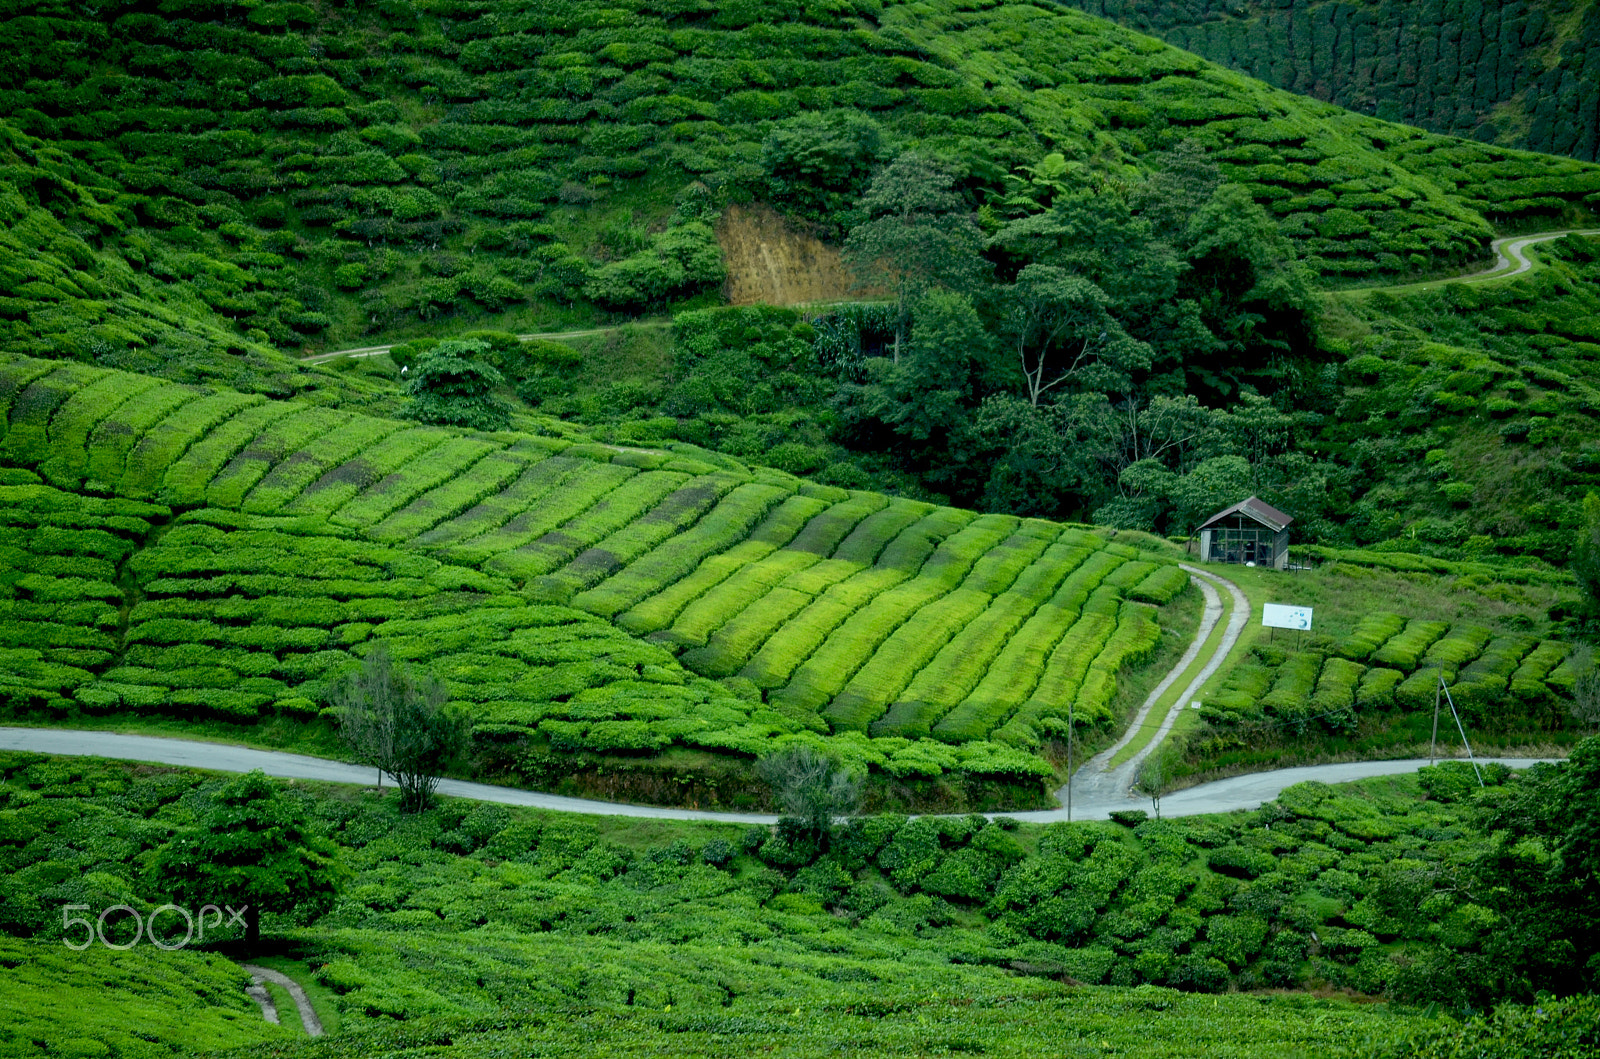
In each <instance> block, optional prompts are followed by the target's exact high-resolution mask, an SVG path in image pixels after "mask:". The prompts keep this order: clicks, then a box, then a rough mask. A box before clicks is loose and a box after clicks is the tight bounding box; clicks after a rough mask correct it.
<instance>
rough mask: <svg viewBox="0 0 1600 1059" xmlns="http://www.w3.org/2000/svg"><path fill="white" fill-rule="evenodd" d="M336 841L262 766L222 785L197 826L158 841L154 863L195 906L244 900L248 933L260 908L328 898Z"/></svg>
mask: <svg viewBox="0 0 1600 1059" xmlns="http://www.w3.org/2000/svg"><path fill="white" fill-rule="evenodd" d="M335 852H336V847H335V846H334V844H333V843H332V842H330V841H328V840H327V839H326V838H324V837H322V836H320V835H318V834H316V833H315V832H313V831H312V830H311V828H310V825H309V824H308V822H307V820H306V815H305V812H304V810H303V809H302V808H301V807H300V806H299V805H298V804H296V803H295V802H293V801H291V800H290V799H289V798H287V797H285V796H284V794H283V792H282V791H280V790H279V788H278V786H277V784H275V783H273V782H272V781H271V780H270V779H268V778H267V777H266V776H265V775H263V774H262V773H261V772H260V771H259V770H257V771H255V772H250V773H247V774H246V775H243V776H240V777H239V778H238V779H236V780H232V781H231V782H229V783H227V784H226V785H224V786H223V787H222V788H221V789H220V790H218V791H217V792H216V793H215V794H214V795H213V796H212V799H211V806H210V809H209V810H208V811H207V812H206V813H205V815H204V816H203V817H202V818H201V820H200V822H199V824H198V825H197V826H195V827H191V828H186V829H184V830H182V831H180V832H178V834H176V835H174V836H173V838H172V840H171V841H170V842H168V843H166V844H165V845H163V846H161V847H160V848H159V849H158V850H157V851H156V854H155V857H154V860H153V861H152V864H151V874H152V876H153V877H154V879H155V881H156V883H157V885H158V886H160V887H162V888H164V889H165V890H166V891H167V893H168V894H170V895H171V897H172V898H173V899H174V900H176V901H185V902H189V903H191V904H192V905H193V906H195V911H198V909H199V907H200V906H203V905H206V904H214V905H218V906H222V905H228V906H231V907H233V908H236V909H237V908H240V907H241V906H243V910H244V920H245V927H246V931H247V937H246V940H247V941H248V942H249V943H250V944H251V945H254V944H255V943H256V942H257V941H259V939H260V937H261V913H262V912H288V911H290V910H291V909H293V908H295V907H296V906H299V905H302V904H305V905H312V906H326V905H327V904H328V903H329V902H331V900H332V898H333V896H334V894H335V893H336V892H337V890H338V886H339V878H340V874H339V867H338V864H337V862H336V860H335Z"/></svg>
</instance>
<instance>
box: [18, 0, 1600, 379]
mask: <svg viewBox="0 0 1600 1059" xmlns="http://www.w3.org/2000/svg"><path fill="white" fill-rule="evenodd" d="M4 33H5V34H6V43H7V45H8V53H9V54H10V55H11V59H10V61H9V63H8V64H7V65H6V67H5V69H4V70H0V89H3V95H0V100H3V102H0V115H3V116H4V117H5V119H6V120H7V121H8V122H9V123H10V124H11V125H12V126H13V127H14V129H16V130H22V131H23V132H26V133H28V134H31V135H22V132H18V131H8V132H7V133H6V134H5V135H6V143H7V150H8V152H9V156H8V162H9V163H10V165H11V166H12V168H7V169H6V170H5V172H4V173H3V174H0V179H3V180H4V181H6V182H7V184H8V186H9V188H10V191H9V192H8V195H10V196H11V201H12V202H13V203H14V206H13V208H12V209H11V210H10V214H9V220H8V221H7V222H6V223H7V227H8V228H10V229H11V230H12V235H13V242H12V250H13V252H14V253H13V256H12V257H9V258H7V259H6V261H7V262H8V267H10V268H13V269H15V270H16V271H17V273H18V274H17V276H16V277H14V283H13V287H14V289H13V290H11V291H9V292H8V293H10V294H11V295H12V297H13V298H14V299H16V300H15V301H13V302H8V303H7V306H8V308H7V311H6V312H5V313H4V315H5V316H6V317H7V320H8V321H9V322H8V323H6V324H4V325H3V326H0V337H3V338H4V340H5V341H6V343H7V344H8V345H9V346H10V347H11V348H13V349H15V350H18V351H24V352H29V353H36V354H46V355H53V356H62V355H74V356H92V357H96V358H100V359H102V360H106V362H108V363H124V362H125V363H126V366H130V367H137V366H141V365H143V364H145V363H147V362H148V363H151V364H155V365H166V364H169V363H170V362H171V361H173V360H174V359H175V358H176V357H177V351H176V350H174V349H171V348H163V343H166V344H167V345H168V346H170V345H171V343H173V342H178V339H176V338H175V337H172V336H171V332H173V331H176V332H185V333H189V334H191V335H193V336H194V339H199V343H198V344H199V345H200V346H202V347H204V346H207V345H215V344H217V343H219V342H221V338H220V334H219V333H221V334H228V335H231V336H233V337H232V338H230V339H228V340H227V343H224V344H238V343H247V346H246V347H245V348H251V349H254V348H257V346H258V345H259V344H262V343H271V344H273V345H275V346H277V347H279V348H292V347H296V346H300V345H302V344H305V343H308V342H309V343H313V344H320V343H324V342H330V341H331V342H336V343H337V342H343V343H345V344H351V343H352V342H353V341H354V340H355V339H356V338H357V337H358V336H359V335H361V334H363V333H365V332H368V331H394V330H397V329H399V330H406V329H411V330H418V329H421V330H427V329H429V328H430V327H435V326H437V323H438V321H440V320H441V318H451V319H454V320H459V321H461V322H465V323H470V322H476V321H481V320H483V319H485V318H488V317H493V316H500V317H504V318H505V319H506V320H507V321H508V327H509V328H510V329H514V330H531V329H534V328H533V325H534V324H535V323H539V322H544V323H554V322H563V321H567V320H572V319H577V318H589V317H590V315H591V314H592V313H593V311H594V310H595V309H596V308H597V307H598V308H602V309H609V310H623V311H635V310H637V309H638V308H640V307H642V306H645V305H648V304H660V303H665V302H673V301H682V300H683V299H685V298H692V297H694V296H696V295H697V294H700V295H702V296H703V297H710V298H713V299H714V298H715V293H714V292H715V289H716V287H717V284H718V283H719V282H720V280H721V273H720V269H719V268H718V267H717V265H716V261H715V254H714V246H713V244H712V242H711V236H710V231H709V228H707V227H705V223H704V222H705V220H706V219H707V218H708V217H709V216H712V215H714V213H715V211H716V210H717V209H718V208H720V206H721V204H723V203H726V202H729V201H738V200H740V199H744V198H750V197H756V198H765V197H772V198H775V199H779V200H782V201H784V202H785V203H786V204H787V206H788V208H790V209H792V210H796V211H798V212H799V213H801V214H802V215H807V216H810V217H811V218H813V219H818V220H822V221H824V222H825V223H827V224H832V225H837V224H838V223H839V222H840V219H841V218H840V217H839V216H838V215H837V214H838V211H839V210H841V209H846V208H847V207H848V206H849V203H850V201H851V198H852V195H853V194H854V193H855V192H856V191H858V190H859V187H860V183H861V181H862V180H863V179H864V178H865V175H866V172H867V170H868V169H869V168H870V166H871V165H872V164H873V163H874V162H875V161H877V160H880V159H882V158H885V157H887V156H888V155H890V154H892V153H893V152H895V151H899V150H903V149H908V148H916V149H919V150H922V151H925V152H930V153H933V154H937V155H943V156H949V157H951V158H954V159H958V160H959V161H960V164H961V166H962V168H963V171H964V172H965V173H966V174H967V178H966V179H967V188H968V192H969V194H970V195H971V196H972V197H973V199H974V201H975V204H976V203H978V202H981V201H982V200H983V199H984V198H985V197H986V196H988V195H990V194H999V193H1001V192H1002V191H1003V188H1002V177H1003V176H1004V175H1005V174H1007V173H1009V172H1010V171H1011V170H1013V169H1014V168H1015V167H1017V166H1021V165H1025V164H1032V163H1034V162H1037V161H1038V160H1039V159H1040V158H1041V157H1043V156H1044V155H1045V154H1046V153H1048V152H1051V151H1055V152H1061V153H1063V154H1064V155H1065V156H1066V157H1068V158H1069V159H1076V160H1079V161H1081V162H1083V163H1085V164H1086V165H1087V166H1089V167H1090V170H1091V171H1092V172H1094V173H1096V174H1098V176H1097V178H1096V179H1109V180H1122V179H1127V178H1129V177H1130V176H1131V175H1132V174H1133V170H1132V169H1130V168H1129V167H1130V166H1133V165H1135V164H1136V163H1137V162H1138V159H1139V158H1140V157H1141V156H1142V155H1144V154H1145V153H1147V152H1148V151H1150V150H1154V149H1157V148H1162V147H1170V146H1172V145H1173V144H1174V143H1176V142H1177V141H1179V140H1181V139H1185V138H1189V139H1195V140H1197V141H1199V142H1200V143H1202V144H1204V145H1205V147H1206V148H1207V150H1208V151H1210V152H1211V153H1212V154H1213V155H1214V156H1215V157H1217V158H1218V159H1219V160H1220V161H1222V162H1223V163H1225V168H1226V169H1227V172H1228V175H1229V176H1231V177H1232V178H1233V179H1236V180H1238V181H1241V182H1243V183H1245V184H1246V185H1247V186H1248V187H1249V188H1250V189H1251V191H1252V193H1253V194H1254V195H1255V196H1256V197H1257V198H1258V199H1259V200H1260V201H1262V202H1263V203H1265V204H1267V205H1269V206H1270V208H1271V209H1272V210H1273V211H1274V213H1275V215H1276V216H1278V217H1279V218H1281V223H1282V227H1283V230H1284V232H1285V233H1286V234H1287V235H1288V236H1289V237H1290V238H1291V240H1292V241H1293V242H1294V244H1295V245H1296V246H1297V247H1299V250H1300V252H1301V253H1302V254H1303V255H1305V256H1307V257H1308V259H1309V260H1310V261H1311V262H1312V264H1314V265H1315V266H1316V267H1318V268H1319V269H1321V270H1323V271H1325V272H1328V273H1331V274H1348V275H1355V274H1365V273H1368V272H1371V271H1374V270H1376V271H1385V270H1403V269H1407V268H1412V267H1418V266H1433V265H1439V264H1448V263H1451V262H1457V261H1463V260H1471V259H1472V258H1474V257H1475V256H1476V255H1477V254H1478V253H1479V252H1480V250H1481V247H1482V245H1483V243H1484V241H1485V240H1486V239H1487V237H1488V234H1489V229H1488V227H1487V225H1486V224H1485V222H1484V216H1485V214H1486V213H1492V214H1494V215H1495V216H1496V217H1498V218H1513V219H1514V218H1520V217H1525V216H1528V215H1537V214H1541V213H1550V212H1560V211H1562V210H1564V209H1569V208H1571V207H1572V206H1573V204H1575V203H1577V202H1579V201H1580V200H1582V199H1583V197H1584V196H1586V195H1590V194H1592V193H1594V192H1596V191H1600V170H1596V169H1593V168H1586V167H1584V166H1582V165H1580V164H1579V163H1576V162H1567V161H1563V160H1559V159H1551V158H1543V157H1539V156H1533V155H1523V154H1518V153H1515V152H1508V151H1504V150H1498V149H1488V148H1485V147H1483V146H1481V145H1475V144H1471V143H1468V142H1465V141H1456V140H1451V139H1448V138H1444V137H1437V136H1427V135H1423V134H1419V133H1417V132H1416V131H1415V130H1411V129H1406V128H1404V127H1401V126H1395V125H1390V124H1388V123H1385V122H1381V121H1377V120H1375V119H1370V118H1363V117H1360V116H1357V115H1355V114H1351V113H1349V112H1347V111H1342V110H1339V109H1337V108H1334V107H1331V106H1329V105H1326V104H1322V103H1317V102H1313V101H1308V100H1305V99H1303V98H1300V97H1296V96H1293V95H1291V94H1289V93H1287V92H1283V91H1279V90H1274V89H1271V88H1268V87H1266V86H1265V85H1262V84H1260V83H1259V82H1253V81H1250V80H1248V79H1246V78H1243V77H1241V76H1239V75H1237V74H1234V73H1231V72H1229V71H1226V70H1223V69H1220V68H1218V67H1215V66H1213V65H1211V64H1210V63H1207V62H1205V61H1203V60H1200V59H1198V58H1196V57H1194V56H1191V55H1189V54H1187V53H1184V52H1180V51H1178V50H1176V49H1173V48H1170V47H1167V46H1165V45H1162V44H1160V43H1159V42H1157V41H1155V40H1153V39H1152V38H1149V37H1144V36H1141V35H1139V34H1136V33H1133V32H1130V31H1128V30H1125V29H1121V28H1119V27H1116V26H1114V25H1112V24H1110V23H1107V22H1104V21H1101V20H1098V19H1094V18H1090V17H1088V16H1085V15H1082V14H1079V13H1076V12H1071V11H1065V10H1062V9H1060V8H1058V7H1055V6H1053V5H1047V6H1038V5H1036V4H1032V3H1023V2H1019V0H1012V2H1006V3H1000V4H992V3H989V2H987V0H985V2H977V0H940V2H938V3H931V4H927V3H924V4H916V5H904V4H898V3H879V2H877V0H860V2H858V3H854V4H850V5H815V4H801V3H799V2H798V0H765V2H760V3H743V4H724V5H713V4H710V3H705V2H701V0H684V2H679V3H670V4H667V5H665V6H662V5H659V4H649V5H646V4H642V3H640V2H638V0H618V2H617V3H616V4H614V5H612V6H607V7H600V6H596V5H580V6H576V7H574V6H573V5H570V4H565V3H560V4H556V3H552V4H533V5H528V4H510V3H500V2H494V0H483V2H476V3H466V2H449V3H434V4H429V5H426V6H422V5H411V4H401V3H396V4H385V5H376V6H374V5H361V6H357V7H349V6H342V5H339V6H336V5H333V4H331V3H330V4H323V5H319V6H315V7H314V6H311V5H304V4H265V5H254V4H210V3H205V4H186V5H183V6H182V8H181V9H177V8H173V9H170V10H169V9H167V8H165V7H164V8H161V9H159V10H155V11H147V10H143V9H142V8H130V7H127V6H124V5H117V4H113V5H106V6H104V7H100V8H96V9H95V11H94V13H92V14H91V13H89V12H88V11H87V9H83V8H79V7H75V6H69V5H61V4H54V3H40V4H25V5H19V7H18V8H17V10H16V11H15V14H14V17H12V18H10V19H8V21H7V23H6V26H5V27H4ZM805 115H813V116H820V118H816V120H813V119H810V118H807V117H805ZM818 120H820V121H821V122H822V124H821V125H818V124H817V123H816V122H817V121H818ZM830 122H831V123H833V124H832V125H829V123H830ZM824 127H827V128H834V127H836V128H837V129H838V130H845V131H844V132H843V133H842V135H843V136H844V141H848V142H843V145H842V146H841V142H842V141H837V140H835V141H828V143H827V144H825V151H824V153H825V154H826V153H827V152H828V151H838V152H842V153H840V154H838V156H837V157H832V158H831V160H829V161H827V162H826V165H827V166H828V167H833V168H830V169H829V170H828V171H827V172H822V173H819V172H817V171H815V170H812V171H811V172H810V175H807V172H806V169H805V165H806V164H807V163H803V160H798V161H797V159H799V156H793V155H791V154H789V153H786V151H787V149H786V148H785V147H784V144H785V143H788V144H790V145H791V146H793V145H794V144H795V143H801V144H804V143H807V142H809V141H808V140H807V137H808V136H812V135H813V134H814V133H816V131H817V130H818V129H821V128H824ZM807 130H810V131H809V132H808V131H807ZM775 135H776V136H777V138H776V139H774V136H775ZM784 135H789V136H790V139H789V140H785V139H784ZM832 135H834V134H832V133H829V134H826V136H824V139H825V140H827V136H832ZM795 137H798V138H799V139H798V140H796V139H795ZM852 137H855V139H853V140H852V139H851V138H852ZM830 157H831V156H830ZM790 163H795V164H796V165H798V167H799V168H798V169H794V168H791V167H790ZM839 167H842V169H840V171H838V172H835V171H833V169H837V168H839ZM811 181H816V183H815V184H813V183H811ZM691 182H693V183H692V184H691ZM686 184H690V185H691V188H692V189H693V190H692V191H691V192H690V193H689V194H688V196H687V197H686V198H685V197H683V196H679V202H678V203H677V205H676V208H675V207H674V204H673V196H674V195H675V194H676V193H678V192H679V191H680V189H683V188H684V187H685V185H686ZM33 210H37V211H42V212H43V213H45V214H49V215H51V216H55V217H56V219H57V220H58V221H59V222H60V223H62V224H63V225H65V226H66V227H67V228H68V229H69V233H67V234H66V235H65V236H61V235H60V233H57V235H56V236H52V237H50V238H49V239H42V238H39V237H34V236H30V235H29V234H28V232H29V231H30V230H31V229H29V227H28V226H29V225H30V224H34V223H35V222H32V221H29V220H28V219H27V218H28V217H31V216H32V213H30V212H29V211H33ZM57 244H59V245H57ZM80 244H81V245H80ZM68 246H71V247H73V248H74V249H72V250H68V249H67V247H68ZM39 250H46V251H48V252H49V253H50V254H52V255H53V257H54V259H55V260H60V261H62V262H63V264H62V265H61V269H67V270H68V271H66V272H61V273H60V274H59V275H58V272H60V270H57V272H49V274H48V275H47V274H45V273H44V272H40V271H39V268H40V267H41V266H36V265H35V264H34V263H33V258H34V256H35V253H36V252H37V251H39ZM74 258H78V259H81V260H73V259H74ZM48 264H49V262H48V260H47V261H45V262H44V265H46V266H47V265H48ZM46 271H48V268H47V269H46ZM73 272H81V273H83V274H84V275H85V276H90V277H91V278H97V280H98V285H99V286H105V285H106V284H107V282H108V281H109V282H110V283H111V285H112V287H113V288H114V289H118V290H124V291H128V292H133V291H139V290H143V291H146V294H147V295H148V297H150V298H153V299H154V300H156V301H160V300H161V298H166V299H168V304H167V305H165V306H162V310H163V311H160V312H158V311H156V310H155V309H153V308H152V309H150V310H149V311H148V312H144V313H142V314H141V313H135V314H134V315H135V316H139V317H140V318H149V319H151V320H155V321H158V322H159V326H158V325H157V324H151V325H149V327H146V328H144V329H143V330H141V328H140V327H130V326H129V325H128V324H126V323H124V322H122V321H119V320H117V319H112V318H108V317H107V315H106V314H107V312H109V310H106V309H104V308H96V307H95V306H94V305H92V304H90V303H92V302H93V301H94V300H95V298H96V297H97V295H95V294H94V293H93V289H94V287H95V284H91V285H90V287H87V288H86V287H84V286H82V284H80V283H77V281H76V280H73V278H72V273H73ZM35 273H38V274H35ZM24 281H25V282H24ZM157 289H159V290H160V291H161V292H163V293H162V294H160V295H159V296H157V295H155V294H154V293H152V292H153V291H155V290H157ZM125 300H126V298H125V297H124V298H119V299H118V302H119V304H120V303H121V302H123V301H125ZM125 311H126V310H125V309H119V310H117V313H116V314H112V315H113V316H116V315H118V314H120V313H123V312H125ZM191 321H192V323H191ZM150 327H154V328H155V329H156V332H159V333H154V332H151V331H150ZM194 339H190V340H189V341H188V348H189V355H190V356H194V357H199V356H203V355H204V350H203V349H198V350H197V349H194V348H193V347H194V346H195V345H196V342H195V341H194ZM180 344H181V343H180ZM117 358H122V360H118V359H117Z"/></svg>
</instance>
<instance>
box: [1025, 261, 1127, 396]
mask: <svg viewBox="0 0 1600 1059" xmlns="http://www.w3.org/2000/svg"><path fill="white" fill-rule="evenodd" d="M1002 300H1003V301H1002V303H1003V305H1004V311H1005V327H1006V331H1007V333H1008V335H1009V336H1010V338H1011V341H1012V345H1013V348H1014V350H1015V353H1016V362H1017V367H1018V369H1019V370H1020V371H1021V373H1022V380H1023V390H1024V393H1025V394H1026V396H1027V398H1028V403H1029V404H1031V405H1033V406H1034V407H1035V408H1037V407H1038V406H1039V402H1040V400H1041V399H1042V398H1043V397H1044V395H1045V394H1046V393H1048V392H1049V391H1051V390H1053V389H1055V388H1056V387H1058V386H1063V385H1066V384H1068V383H1072V384H1074V385H1077V386H1079V387H1081V388H1083V389H1086V390H1094V391H1098V392H1101V393H1105V392H1113V393H1118V392H1120V393H1125V392H1127V390H1128V389H1129V388H1130V387H1131V385H1132V382H1133V376H1132V373H1133V372H1135V371H1138V370H1141V369H1143V368H1147V367H1149V366H1150V347H1149V346H1148V345H1146V344H1145V343H1143V342H1139V341H1137V340H1135V339H1132V338H1130V337H1128V334H1127V332H1125V331H1124V330H1123V329H1122V325H1121V324H1120V323H1118V322H1117V320H1116V319H1115V318H1114V317H1113V316H1112V315H1111V313H1110V312H1108V311H1107V308H1106V307H1107V303H1108V302H1109V301H1110V299H1109V298H1108V297H1107V296H1106V293H1105V291H1103V290H1101V289H1100V288H1099V287H1097V286H1096V285H1095V284H1093V283H1091V282H1089V281H1088V280H1086V279H1084V278H1083V277H1081V276H1076V275H1073V274H1072V273H1070V272H1068V271H1066V270H1065V269H1062V268H1057V267H1056V266H1054V265H1029V266H1028V267H1027V268H1024V269H1023V270H1022V272H1021V273H1020V274H1019V275H1018V276H1017V282H1016V283H1014V284H1012V285H1011V286H1010V287H1007V288H1006V289H1005V290H1004V292H1003V293H1002Z"/></svg>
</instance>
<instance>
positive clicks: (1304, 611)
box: [1261, 603, 1312, 637]
mask: <svg viewBox="0 0 1600 1059" xmlns="http://www.w3.org/2000/svg"><path fill="white" fill-rule="evenodd" d="M1311 610H1312V608H1310V607H1295V606H1290V605H1288V604H1286V603H1263V604H1262V605H1261V625H1262V627H1263V628H1267V629H1272V630H1274V631H1276V630H1278V629H1298V630H1300V635H1301V636H1302V637H1304V636H1305V634H1306V633H1307V632H1309V631H1311Z"/></svg>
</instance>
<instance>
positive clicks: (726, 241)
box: [717, 203, 870, 305]
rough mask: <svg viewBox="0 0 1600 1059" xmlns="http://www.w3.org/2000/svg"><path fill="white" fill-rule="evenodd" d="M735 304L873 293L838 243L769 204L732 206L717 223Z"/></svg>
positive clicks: (796, 302)
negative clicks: (798, 225) (801, 227)
mask: <svg viewBox="0 0 1600 1059" xmlns="http://www.w3.org/2000/svg"><path fill="white" fill-rule="evenodd" d="M717 242H718V243H719V244H721V246H722V257H723V261H724V262H725V263H726V265H727V268H728V282H727V285H726V287H725V288H724V290H725V292H726V294H727V296H728V303H729V304H730V305H756V304H766V305H799V304H803V303H806V302H827V301H846V300H850V299H855V298H861V297H869V296H870V292H866V291H863V290H861V289H860V288H856V287H852V286H851V283H852V277H851V275H850V270H849V269H847V268H845V266H844V261H843V260H842V259H841V258H840V256H839V251H838V249H837V248H836V247H831V246H829V245H827V244H826V243H824V242H823V241H822V240H820V239H818V238H816V237H815V236H811V235H806V234H804V233H803V232H799V231H796V230H795V229H794V228H792V227H791V226H790V224H789V222H787V221H785V220H784V218H783V217H782V216H780V215H779V214H778V212H777V211H776V210H774V209H772V207H770V206H766V205H763V204H761V203H756V204H754V205H750V206H729V207H728V208H727V210H725V211H724V212H723V214H722V219H721V220H720V221H718V222H717Z"/></svg>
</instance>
